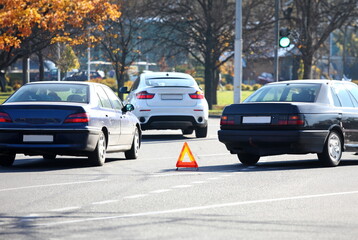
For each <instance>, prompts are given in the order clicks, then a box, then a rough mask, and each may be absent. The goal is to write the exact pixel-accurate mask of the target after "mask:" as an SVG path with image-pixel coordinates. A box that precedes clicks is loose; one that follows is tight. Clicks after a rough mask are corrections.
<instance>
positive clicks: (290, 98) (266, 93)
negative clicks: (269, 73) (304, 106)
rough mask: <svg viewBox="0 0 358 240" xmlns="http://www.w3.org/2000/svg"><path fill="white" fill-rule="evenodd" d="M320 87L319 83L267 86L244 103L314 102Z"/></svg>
mask: <svg viewBox="0 0 358 240" xmlns="http://www.w3.org/2000/svg"><path fill="white" fill-rule="evenodd" d="M320 86H321V85H320V84H317V83H292V84H272V85H266V86H264V87H262V88H260V89H259V90H257V91H256V92H254V93H253V94H252V95H251V96H249V97H248V98H247V99H246V100H245V101H244V102H314V101H315V100H316V97H317V95H318V92H319V89H320Z"/></svg>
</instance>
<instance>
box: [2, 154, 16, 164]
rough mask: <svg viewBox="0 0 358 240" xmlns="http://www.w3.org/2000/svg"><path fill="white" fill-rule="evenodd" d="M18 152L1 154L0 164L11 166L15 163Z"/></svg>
mask: <svg viewBox="0 0 358 240" xmlns="http://www.w3.org/2000/svg"><path fill="white" fill-rule="evenodd" d="M15 157H16V154H4V155H0V165H1V166H3V167H11V166H12V164H14V161H15Z"/></svg>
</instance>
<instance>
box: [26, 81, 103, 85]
mask: <svg viewBox="0 0 358 240" xmlns="http://www.w3.org/2000/svg"><path fill="white" fill-rule="evenodd" d="M43 83H46V84H80V85H104V84H101V83H96V82H80V81H38V82H30V83H26V85H35V84H43Z"/></svg>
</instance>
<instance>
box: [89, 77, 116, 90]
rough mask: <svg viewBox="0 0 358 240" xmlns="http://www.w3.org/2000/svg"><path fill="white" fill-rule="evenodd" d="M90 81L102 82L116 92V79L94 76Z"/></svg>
mask: <svg viewBox="0 0 358 240" xmlns="http://www.w3.org/2000/svg"><path fill="white" fill-rule="evenodd" d="M90 82H96V83H102V84H104V85H106V86H108V87H110V88H111V89H112V90H113V91H115V92H117V81H116V79H114V78H104V79H102V78H94V79H91V81H90Z"/></svg>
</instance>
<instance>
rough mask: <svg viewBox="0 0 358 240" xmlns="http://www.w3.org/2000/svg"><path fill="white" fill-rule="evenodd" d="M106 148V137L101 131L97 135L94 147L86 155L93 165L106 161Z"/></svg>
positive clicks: (99, 164)
mask: <svg viewBox="0 0 358 240" xmlns="http://www.w3.org/2000/svg"><path fill="white" fill-rule="evenodd" d="M106 150H107V145H106V137H105V136H104V133H103V132H101V133H100V134H99V137H98V141H97V146H96V149H95V150H94V151H93V152H91V153H90V155H89V156H88V158H89V160H90V161H91V162H92V164H93V165H95V166H102V165H103V164H104V162H105V161H106Z"/></svg>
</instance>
